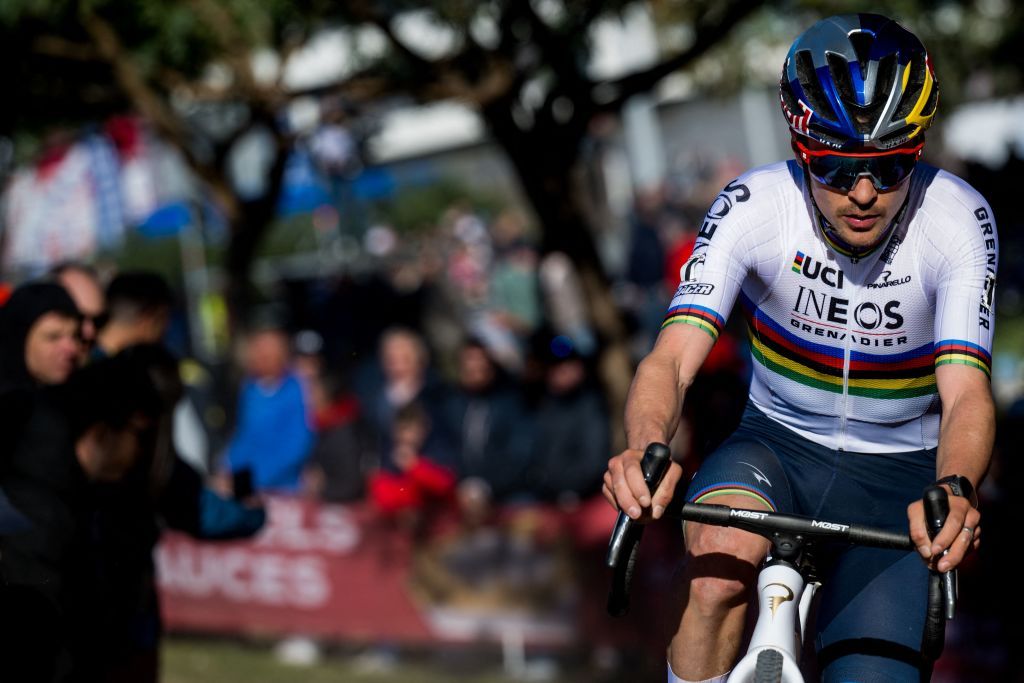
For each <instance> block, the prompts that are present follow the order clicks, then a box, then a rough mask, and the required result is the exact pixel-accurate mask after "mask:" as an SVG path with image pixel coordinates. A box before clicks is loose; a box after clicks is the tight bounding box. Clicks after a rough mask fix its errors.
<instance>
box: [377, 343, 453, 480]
mask: <svg viewBox="0 0 1024 683" xmlns="http://www.w3.org/2000/svg"><path fill="white" fill-rule="evenodd" d="M379 356H380V358H379V368H375V369H370V370H369V371H368V373H367V375H368V376H364V377H363V378H362V380H361V385H360V390H359V394H360V405H362V406H363V407H364V408H365V415H366V420H367V425H368V426H369V428H370V429H371V430H372V432H373V435H374V439H375V441H376V450H377V452H378V453H380V454H381V463H380V464H381V467H383V468H384V469H386V470H391V471H397V466H396V463H394V462H393V461H392V460H391V454H392V452H393V451H394V448H393V446H394V444H393V440H392V439H393V436H394V433H395V424H394V421H395V415H396V414H397V413H398V411H400V410H401V409H402V408H404V407H405V406H407V405H409V404H411V403H414V402H416V403H419V404H420V405H422V406H423V407H424V408H425V410H426V411H427V414H428V417H429V418H430V426H429V429H428V430H427V435H426V437H425V438H426V440H425V443H424V445H423V450H424V452H425V453H426V455H428V456H429V457H430V458H432V459H433V460H435V461H436V462H440V463H442V464H444V465H452V464H453V460H454V458H453V453H452V447H451V438H450V435H449V434H448V433H447V431H446V426H447V425H446V424H445V423H444V419H443V410H444V405H445V397H446V396H447V388H446V387H445V386H444V385H443V384H442V383H441V382H440V381H439V380H438V379H437V377H436V376H435V375H434V373H433V372H432V370H431V367H430V356H429V353H428V351H427V346H426V344H425V343H424V341H423V338H422V337H421V336H420V335H419V334H417V333H416V332H414V331H412V330H410V329H408V328H402V327H395V328H391V329H389V330H387V331H385V332H384V334H383V335H382V337H381V340H380V352H379Z"/></svg>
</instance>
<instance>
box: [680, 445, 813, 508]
mask: <svg viewBox="0 0 1024 683" xmlns="http://www.w3.org/2000/svg"><path fill="white" fill-rule="evenodd" d="M737 496H738V497H740V498H741V499H742V498H745V499H747V500H748V501H750V503H751V504H750V505H749V506H742V505H741V506H739V507H759V508H760V507H767V508H769V509H772V510H775V511H776V512H792V511H793V495H792V492H791V491H790V487H789V480H788V478H787V476H786V473H785V470H784V469H783V467H782V464H781V463H780V461H779V457H778V455H776V453H775V451H774V450H773V449H772V448H770V447H769V446H768V445H766V444H765V443H764V442H762V441H760V440H759V439H757V438H756V437H755V436H754V435H752V434H749V433H746V432H745V431H744V430H742V429H741V430H739V431H737V432H736V433H735V434H734V435H733V436H731V437H730V438H729V439H727V440H726V441H725V443H723V444H722V445H721V446H719V447H718V449H717V450H715V452H714V453H712V454H711V455H710V456H708V459H707V460H705V461H704V463H703V464H701V466H700V469H699V470H698V471H697V474H696V475H695V476H694V477H693V480H692V481H691V482H690V486H689V487H688V488H687V491H686V500H687V501H689V502H691V503H721V502H723V500H722V499H723V498H724V497H729V499H730V500H732V501H733V502H734V505H733V506H734V507H736V505H735V501H736V497H737ZM741 502H742V501H741ZM757 503H761V505H757Z"/></svg>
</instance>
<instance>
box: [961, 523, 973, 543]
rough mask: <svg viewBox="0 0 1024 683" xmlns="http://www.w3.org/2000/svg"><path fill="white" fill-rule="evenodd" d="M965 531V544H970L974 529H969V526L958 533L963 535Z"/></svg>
mask: <svg viewBox="0 0 1024 683" xmlns="http://www.w3.org/2000/svg"><path fill="white" fill-rule="evenodd" d="M965 531H966V532H967V535H968V536H969V538H968V541H967V542H968V543H970V542H971V541H973V540H974V528H973V527H969V526H965V527H964V528H963V529H961V530H960V533H963V532H965Z"/></svg>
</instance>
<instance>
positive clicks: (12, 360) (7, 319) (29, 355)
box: [0, 282, 79, 390]
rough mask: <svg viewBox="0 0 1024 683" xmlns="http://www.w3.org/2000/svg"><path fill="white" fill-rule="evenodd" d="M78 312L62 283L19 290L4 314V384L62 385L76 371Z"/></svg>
mask: <svg viewBox="0 0 1024 683" xmlns="http://www.w3.org/2000/svg"><path fill="white" fill-rule="evenodd" d="M78 327H79V313H78V309H77V308H76V307H75V302H74V301H73V300H72V299H71V297H70V295H68V293H67V292H66V291H64V288H63V287H61V286H60V285H56V284H53V283H48V282H37V283H29V284H26V285H22V286H21V287H18V288H17V289H16V290H15V291H14V293H13V294H11V298H10V299H9V300H8V301H7V304H6V305H5V306H4V307H3V313H2V315H0V386H2V388H3V389H5V390H15V389H31V388H35V387H39V386H44V385H52V384H61V383H63V382H64V381H65V380H67V378H68V376H69V375H70V374H71V372H72V371H73V370H74V368H75V361H76V358H77V354H78V350H79V345H78Z"/></svg>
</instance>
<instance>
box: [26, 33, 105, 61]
mask: <svg viewBox="0 0 1024 683" xmlns="http://www.w3.org/2000/svg"><path fill="white" fill-rule="evenodd" d="M32 49H33V50H34V51H35V52H36V53H37V54H40V55H45V56H47V57H57V58H58V59H73V60H75V61H79V62H96V61H100V62H101V61H103V56H102V55H101V54H100V53H99V52H98V51H97V50H96V48H95V46H93V45H89V44H88V43H76V42H74V41H71V40H68V39H66V38H61V37H60V36H39V37H38V38H36V39H35V40H34V41H33V42H32Z"/></svg>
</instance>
